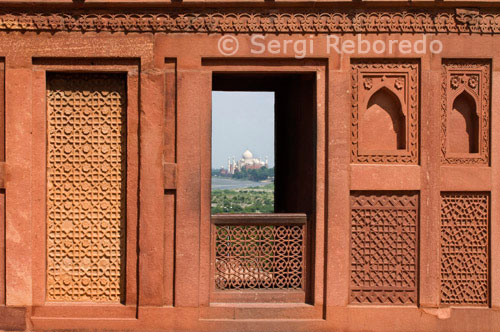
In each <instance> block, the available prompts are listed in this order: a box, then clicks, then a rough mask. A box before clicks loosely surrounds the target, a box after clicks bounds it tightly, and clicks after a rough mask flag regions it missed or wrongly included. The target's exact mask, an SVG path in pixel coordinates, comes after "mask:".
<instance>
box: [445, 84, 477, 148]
mask: <svg viewBox="0 0 500 332" xmlns="http://www.w3.org/2000/svg"><path fill="white" fill-rule="evenodd" d="M448 124H449V128H450V132H449V135H448V148H449V149H450V152H452V153H477V152H478V151H479V145H478V142H479V139H478V134H479V121H478V116H477V107H476V101H475V99H474V98H473V97H472V96H471V95H470V94H469V93H468V92H467V91H465V90H464V91H462V93H461V94H459V95H458V96H457V97H456V98H455V100H454V101H453V105H452V107H451V112H450V119H449V121H448Z"/></svg>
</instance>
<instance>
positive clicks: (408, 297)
mask: <svg viewBox="0 0 500 332" xmlns="http://www.w3.org/2000/svg"><path fill="white" fill-rule="evenodd" d="M351 223H352V224H351V227H352V228H351V285H350V303H366V304H416V303H417V262H418V252H417V238H418V235H417V233H418V194H417V193H414V192H353V193H351Z"/></svg>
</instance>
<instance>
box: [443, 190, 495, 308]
mask: <svg viewBox="0 0 500 332" xmlns="http://www.w3.org/2000/svg"><path fill="white" fill-rule="evenodd" d="M488 199H489V195H488V194H486V193H474V192H468V193H442V194H441V302H442V303H448V304H474V305H487V304H488V219H489V218H488V215H489V211H488V210H489V203H488Z"/></svg>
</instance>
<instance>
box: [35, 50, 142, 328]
mask: <svg viewBox="0 0 500 332" xmlns="http://www.w3.org/2000/svg"><path fill="white" fill-rule="evenodd" d="M48 72H56V73H69V74H71V73H96V74H99V73H111V74H122V75H123V76H124V77H125V78H126V94H127V96H126V98H127V108H126V111H125V114H126V117H127V120H126V121H127V134H126V137H127V144H126V145H127V153H126V155H127V157H126V160H127V166H126V167H127V184H126V197H127V204H126V226H125V236H126V239H125V243H126V244H125V248H126V249H125V250H126V254H125V261H124V264H125V297H124V300H123V301H122V302H121V303H119V304H116V303H100V302H53V301H48V300H47V299H46V281H45V278H46V272H45V269H46V259H47V258H46V211H47V208H46V202H47V198H46V195H47V192H46V190H45V189H44V190H36V188H45V187H46V183H47V178H46V165H47V163H46V157H47V153H46V151H47V145H46V140H47V137H46V130H47V110H46V88H47V84H46V78H47V73H48ZM138 72H139V62H138V61H136V60H135V59H125V60H117V59H105V58H98V59H58V58H34V59H33V80H32V86H33V98H32V100H33V102H32V104H33V105H32V108H33V149H34V151H36V153H34V157H33V165H34V168H33V170H34V171H33V181H32V188H33V189H32V193H33V202H34V203H33V211H34V212H33V218H34V220H40V222H37V223H34V224H33V230H34V232H35V234H40V235H39V237H37V240H36V241H34V242H33V243H34V244H33V257H34V259H33V268H34V270H35V271H40V272H39V273H38V274H37V275H34V277H33V305H36V306H39V308H38V310H37V316H39V317H96V318H103V319H106V318H123V319H130V318H135V317H136V314H137V306H138V288H137V272H138V268H139V262H138V258H139V256H138V253H137V244H138V236H139V234H138V226H139V219H138V208H137V206H138V199H139V197H138V189H139V165H138V164H139V76H138ZM89 304H91V305H90V306H89Z"/></svg>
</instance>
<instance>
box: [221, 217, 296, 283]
mask: <svg viewBox="0 0 500 332" xmlns="http://www.w3.org/2000/svg"><path fill="white" fill-rule="evenodd" d="M215 227H216V230H215V232H216V238H215V285H216V288H217V289H219V290H231V289H303V288H304V285H303V283H304V270H305V269H304V259H305V255H304V250H305V248H304V240H305V238H304V237H305V225H279V226H270V225H264V226H260V225H255V226H254V225H251V226H250V225H241V226H240V225H216V226H215Z"/></svg>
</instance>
